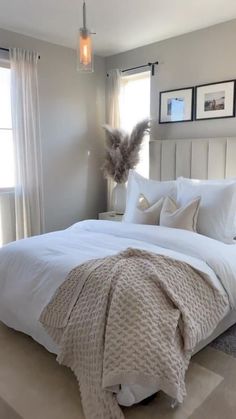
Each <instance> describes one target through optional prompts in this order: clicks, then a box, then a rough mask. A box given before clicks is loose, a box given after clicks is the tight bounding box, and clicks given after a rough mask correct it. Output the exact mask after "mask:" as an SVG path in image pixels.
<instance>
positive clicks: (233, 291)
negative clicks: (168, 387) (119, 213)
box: [0, 220, 236, 402]
mask: <svg viewBox="0 0 236 419" xmlns="http://www.w3.org/2000/svg"><path fill="white" fill-rule="evenodd" d="M127 247H134V248H139V249H145V250H148V251H151V252H154V253H157V254H162V255H167V256H170V257H173V258H175V259H178V260H181V261H185V262H187V263H189V264H190V265H191V266H192V267H194V268H195V269H197V270H198V271H200V272H201V273H203V274H204V275H205V278H206V280H207V281H210V282H211V283H212V284H213V285H214V286H215V287H217V288H218V289H220V290H221V291H222V292H227V294H228V296H229V301H230V304H231V307H234V308H236V246H235V245H226V244H224V243H222V242H218V241H216V240H213V239H210V238H208V237H205V236H201V235H199V234H197V233H193V232H190V231H185V230H177V229H171V228H166V227H159V226H147V225H137V224H127V223H119V222H113V221H97V220H87V221H82V222H79V223H76V224H74V225H73V226H72V227H70V228H68V229H66V230H63V231H58V232H53V233H48V234H45V235H42V236H36V237H32V238H30V239H24V240H20V241H17V242H14V243H10V244H9V245H6V246H5V247H3V248H2V249H1V250H0V321H2V322H4V323H5V324H6V325H8V326H9V327H12V328H14V329H16V330H19V331H21V332H24V333H26V334H28V335H30V336H32V337H33V338H34V339H35V340H36V341H38V342H39V343H41V344H42V345H43V346H45V347H46V348H47V349H48V350H49V351H51V352H54V353H57V347H56V345H55V344H54V343H53V342H52V340H51V338H50V337H49V336H48V335H47V333H46V332H45V331H44V329H43V327H42V326H41V324H40V323H39V321H38V318H39V316H40V314H41V311H42V310H43V308H44V307H45V305H46V304H47V303H48V302H49V300H50V299H51V297H52V296H53V294H54V292H55V291H56V289H57V288H58V287H59V285H60V284H61V283H62V282H63V281H64V280H65V278H66V276H67V274H68V273H69V272H70V271H71V269H73V268H74V267H76V266H77V265H79V264H81V263H83V262H85V261H87V260H90V259H95V258H100V257H105V256H108V255H113V254H115V253H117V252H119V251H121V250H124V249H126V248H127ZM154 391H155V390H154V389H152V390H150V389H149V390H148V391H147V394H144V393H142V396H141V399H142V398H143V397H147V396H148V395H150V394H151V393H152V392H154ZM135 401H136V402H137V399H135Z"/></svg>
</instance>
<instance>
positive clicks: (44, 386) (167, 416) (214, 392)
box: [0, 324, 236, 419]
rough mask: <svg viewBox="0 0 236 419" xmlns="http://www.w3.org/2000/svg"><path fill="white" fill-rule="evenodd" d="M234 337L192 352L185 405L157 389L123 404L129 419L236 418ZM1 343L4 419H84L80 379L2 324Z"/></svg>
mask: <svg viewBox="0 0 236 419" xmlns="http://www.w3.org/2000/svg"><path fill="white" fill-rule="evenodd" d="M232 336H233V337H232ZM234 336H236V329H235V335H234V333H231V335H230V334H228V336H226V337H225V338H224V337H223V339H221V341H216V342H215V343H214V346H213V347H212V346H209V347H207V348H205V349H204V350H203V351H201V352H200V353H199V354H197V355H196V356H194V358H193V359H192V362H191V364H190V368H189V371H188V373H187V377H186V382H187V393H188V395H187V397H186V399H185V402H184V404H183V405H182V406H179V407H178V408H176V409H172V408H171V407H170V403H169V399H168V398H167V397H165V396H164V394H162V393H159V394H158V395H157V396H156V398H155V399H154V400H153V401H152V402H150V403H149V404H148V405H147V406H141V405H138V406H136V407H132V408H129V409H124V415H125V418H127V419H235V418H236V350H235V351H234V350H232V351H231V345H236V340H235V337H234ZM0 343H1V345H0V419H84V416H83V413H82V408H81V403H80V398H79V392H78V386H77V382H76V380H75V378H74V376H73V374H72V373H71V372H70V371H69V370H68V369H67V368H64V367H61V366H59V365H58V364H57V363H56V360H55V357H54V355H52V354H49V353H48V352H47V351H46V350H45V349H44V348H42V347H41V346H40V345H38V344H37V343H35V342H34V341H33V340H31V339H30V338H28V337H27V336H25V335H23V334H21V333H17V332H14V331H12V330H10V329H8V328H6V327H5V326H3V325H1V324H0ZM235 348H236V346H235V347H234V349H235Z"/></svg>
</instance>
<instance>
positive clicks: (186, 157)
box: [150, 137, 236, 180]
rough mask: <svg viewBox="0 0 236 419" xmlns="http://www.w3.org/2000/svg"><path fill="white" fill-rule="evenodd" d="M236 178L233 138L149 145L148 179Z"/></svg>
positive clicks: (151, 143) (235, 143)
mask: <svg viewBox="0 0 236 419" xmlns="http://www.w3.org/2000/svg"><path fill="white" fill-rule="evenodd" d="M179 176H184V177H188V178H195V179H222V178H227V177H236V137H235V138H232V137H230V138H215V139H214V138H205V139H189V140H181V139H179V140H162V141H151V142H150V178H151V179H156V180H172V179H176V178H177V177H179Z"/></svg>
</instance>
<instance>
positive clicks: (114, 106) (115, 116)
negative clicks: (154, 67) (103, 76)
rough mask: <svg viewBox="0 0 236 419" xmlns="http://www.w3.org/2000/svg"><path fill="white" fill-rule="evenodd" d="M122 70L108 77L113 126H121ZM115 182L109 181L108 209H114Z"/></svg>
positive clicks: (108, 120)
mask: <svg viewBox="0 0 236 419" xmlns="http://www.w3.org/2000/svg"><path fill="white" fill-rule="evenodd" d="M121 74H122V73H121V71H120V70H119V69H113V70H110V71H109V72H108V77H107V123H108V125H110V126H111V127H112V128H120V92H121ZM113 187H114V182H113V180H112V179H108V181H107V209H108V211H110V210H111V209H112V189H113Z"/></svg>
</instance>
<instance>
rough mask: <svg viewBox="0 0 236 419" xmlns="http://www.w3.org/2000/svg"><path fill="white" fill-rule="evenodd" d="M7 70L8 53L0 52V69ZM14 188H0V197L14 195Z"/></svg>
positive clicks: (0, 128)
mask: <svg viewBox="0 0 236 419" xmlns="http://www.w3.org/2000/svg"><path fill="white" fill-rule="evenodd" d="M1 67H2V68H9V70H10V69H11V66H10V60H9V52H7V51H0V68H1ZM0 130H5V131H6V130H9V131H12V128H4V127H0ZM15 187H16V186H11V187H9V186H6V187H0V195H3V194H5V193H6V194H9V193H14V192H15Z"/></svg>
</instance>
